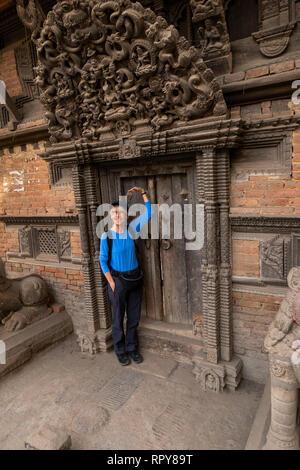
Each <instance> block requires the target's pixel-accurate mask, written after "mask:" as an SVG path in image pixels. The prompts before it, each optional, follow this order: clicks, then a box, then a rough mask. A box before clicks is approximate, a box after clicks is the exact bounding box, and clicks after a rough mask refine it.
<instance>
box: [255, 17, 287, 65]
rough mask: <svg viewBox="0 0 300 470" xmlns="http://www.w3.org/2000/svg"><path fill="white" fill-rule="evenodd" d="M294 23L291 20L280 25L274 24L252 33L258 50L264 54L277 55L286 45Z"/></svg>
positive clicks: (267, 55) (268, 55)
mask: <svg viewBox="0 0 300 470" xmlns="http://www.w3.org/2000/svg"><path fill="white" fill-rule="evenodd" d="M295 25H296V23H295V22H291V23H288V24H285V25H282V26H276V27H275V28H270V29H265V30H262V31H258V32H257V33H253V34H252V36H253V38H254V39H255V41H256V42H257V43H258V44H259V49H260V52H261V53H262V54H263V55H264V56H266V57H277V56H279V55H280V54H282V53H283V52H284V51H285V50H286V48H287V47H288V45H289V42H290V36H291V34H292V32H293V30H294V28H295Z"/></svg>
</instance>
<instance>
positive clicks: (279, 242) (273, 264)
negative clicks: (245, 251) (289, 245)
mask: <svg viewBox="0 0 300 470" xmlns="http://www.w3.org/2000/svg"><path fill="white" fill-rule="evenodd" d="M260 255H261V265H262V266H261V269H262V276H263V277H269V278H274V277H276V278H279V279H283V278H284V240H283V239H282V238H281V237H280V235H276V236H275V237H274V238H272V239H271V240H268V241H266V242H263V243H261V245H260Z"/></svg>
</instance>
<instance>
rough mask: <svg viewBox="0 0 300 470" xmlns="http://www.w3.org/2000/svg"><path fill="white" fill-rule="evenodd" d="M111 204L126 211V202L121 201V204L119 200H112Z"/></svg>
mask: <svg viewBox="0 0 300 470" xmlns="http://www.w3.org/2000/svg"><path fill="white" fill-rule="evenodd" d="M111 205H112V206H113V207H121V208H122V209H123V210H124V211H125V212H126V213H127V212H128V207H127V204H124V203H122V202H121V204H120V202H119V201H113V202H112V203H111Z"/></svg>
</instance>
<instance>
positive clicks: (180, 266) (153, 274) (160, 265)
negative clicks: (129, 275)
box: [101, 164, 201, 324]
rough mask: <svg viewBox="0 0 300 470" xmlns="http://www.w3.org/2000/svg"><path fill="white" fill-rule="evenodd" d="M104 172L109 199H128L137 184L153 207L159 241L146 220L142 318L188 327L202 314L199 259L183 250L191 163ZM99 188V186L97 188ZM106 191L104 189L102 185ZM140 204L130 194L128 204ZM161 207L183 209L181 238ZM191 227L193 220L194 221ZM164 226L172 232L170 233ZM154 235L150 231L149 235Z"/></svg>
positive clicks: (142, 247)
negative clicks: (120, 197)
mask: <svg viewBox="0 0 300 470" xmlns="http://www.w3.org/2000/svg"><path fill="white" fill-rule="evenodd" d="M101 174H102V183H103V178H105V179H106V178H108V179H109V181H110V184H109V187H110V192H112V191H113V194H111V198H118V196H119V194H122V195H126V193H127V191H128V189H130V188H131V187H133V186H140V187H143V188H145V189H146V190H147V191H148V194H149V196H150V198H151V203H152V204H158V205H159V206H157V207H156V214H157V215H156V217H157V219H156V220H157V233H158V238H157V237H155V238H153V237H152V238H151V228H153V227H152V225H153V224H155V221H154V217H155V216H154V217H153V219H152V220H151V221H150V222H149V225H148V234H149V238H148V239H146V240H140V241H139V247H140V252H141V258H142V264H143V269H144V273H145V282H144V295H143V308H142V315H143V317H144V318H148V319H152V320H163V321H166V322H170V323H180V324H192V322H193V315H194V314H199V313H201V311H200V309H201V272H200V266H201V256H200V253H199V252H198V251H187V250H186V249H185V247H186V239H185V237H184V230H183V220H184V219H183V213H184V205H185V204H194V201H195V197H194V181H193V165H192V164H190V165H189V166H187V165H185V166H183V165H176V166H174V165H172V166H169V167H168V166H164V167H158V166H157V167H147V168H145V167H143V168H139V167H137V168H136V169H134V170H133V169H132V167H131V168H130V169H126V168H121V169H118V170H113V171H111V172H110V175H109V174H107V175H106V176H104V175H103V172H102V170H101ZM101 187H103V184H101ZM106 187H107V186H106ZM128 202H129V207H130V206H131V205H132V204H136V203H139V204H141V198H140V197H139V195H136V194H134V195H133V197H132V199H130V200H129V201H128ZM162 204H165V205H166V206H168V207H171V206H172V205H173V204H177V205H179V206H180V207H181V210H182V217H181V224H182V234H183V235H182V237H181V238H180V239H177V238H176V236H175V234H174V212H173V211H172V209H171V210H170V224H168V223H167V222H166V220H164V219H166V218H168V215H167V214H168V210H167V211H166V212H165V213H164V212H163V211H162V210H161V209H160V207H161V205H162ZM193 224H194V221H193ZM168 226H170V233H169V235H168V228H167V227H168ZM153 233H154V231H153V230H152V234H153Z"/></svg>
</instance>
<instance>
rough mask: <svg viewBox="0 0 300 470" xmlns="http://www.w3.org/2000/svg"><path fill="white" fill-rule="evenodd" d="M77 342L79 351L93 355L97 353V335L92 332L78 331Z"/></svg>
mask: <svg viewBox="0 0 300 470" xmlns="http://www.w3.org/2000/svg"><path fill="white" fill-rule="evenodd" d="M78 343H79V347H80V350H81V352H83V353H89V354H91V355H94V354H96V353H97V349H98V347H97V343H98V341H97V336H96V335H94V334H86V333H83V332H79V333H78Z"/></svg>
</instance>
